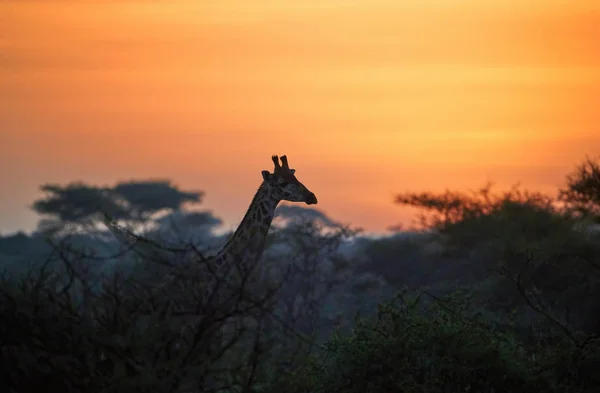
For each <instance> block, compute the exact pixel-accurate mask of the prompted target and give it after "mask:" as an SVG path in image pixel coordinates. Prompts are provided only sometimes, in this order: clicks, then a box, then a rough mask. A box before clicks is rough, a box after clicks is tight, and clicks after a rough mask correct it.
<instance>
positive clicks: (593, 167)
mask: <svg viewBox="0 0 600 393" xmlns="http://www.w3.org/2000/svg"><path fill="white" fill-rule="evenodd" d="M559 199H560V200H561V201H562V202H564V203H565V205H566V207H567V209H568V210H569V211H570V212H572V213H574V214H576V215H577V216H581V217H591V218H592V219H594V220H595V221H597V222H600V162H598V160H593V159H591V158H589V157H587V158H586V159H585V161H584V162H583V163H581V164H580V165H579V166H577V168H575V170H574V171H573V172H571V173H570V174H569V175H568V176H567V184H566V186H565V187H564V188H562V189H561V190H560V192H559Z"/></svg>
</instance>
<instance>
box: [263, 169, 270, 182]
mask: <svg viewBox="0 0 600 393" xmlns="http://www.w3.org/2000/svg"><path fill="white" fill-rule="evenodd" d="M261 174H262V177H263V180H264V181H266V182H268V181H269V180H271V174H270V173H269V171H262V172H261Z"/></svg>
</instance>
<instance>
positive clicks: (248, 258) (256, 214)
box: [204, 155, 317, 292]
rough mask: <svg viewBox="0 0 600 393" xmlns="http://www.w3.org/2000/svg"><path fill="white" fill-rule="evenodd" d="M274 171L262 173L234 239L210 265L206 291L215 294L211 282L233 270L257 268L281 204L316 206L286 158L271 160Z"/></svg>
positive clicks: (247, 270) (246, 270) (218, 253)
mask: <svg viewBox="0 0 600 393" xmlns="http://www.w3.org/2000/svg"><path fill="white" fill-rule="evenodd" d="M271 158H272V160H273V164H274V165H275V169H274V171H273V173H270V172H269V171H267V170H263V171H262V172H261V174H262V178H263V182H262V184H261V185H260V187H259V188H258V191H257V192H256V194H255V195H254V198H253V199H252V202H251V203H250V207H249V208H248V211H247V212H246V214H245V215H244V218H243V219H242V221H241V223H240V225H239V226H238V228H237V229H236V231H235V232H234V233H233V235H232V237H231V238H230V239H229V241H227V243H226V244H225V245H224V246H223V247H222V249H221V250H220V251H219V252H217V254H216V255H214V256H213V257H210V258H208V260H207V261H206V262H207V264H208V265H209V266H210V268H211V269H213V271H212V273H214V274H212V278H211V279H209V280H207V281H205V282H204V284H205V285H206V291H207V292H212V291H214V285H215V284H214V283H213V282H212V281H214V280H216V279H218V278H219V277H224V276H226V275H228V274H230V272H231V270H232V269H233V268H235V269H237V270H238V271H239V273H243V274H247V273H249V272H250V271H252V270H253V269H254V267H255V266H256V264H257V263H258V261H259V260H260V257H261V256H262V253H263V251H264V249H265V245H266V239H267V234H268V232H269V228H270V227H271V223H272V221H273V218H274V217H275V208H276V207H277V205H278V204H279V202H281V201H290V202H304V203H306V204H307V205H314V204H316V203H317V197H316V196H315V194H313V193H312V192H311V191H309V190H308V188H306V186H304V184H302V183H301V182H300V181H299V180H298V179H297V178H296V176H295V172H296V170H295V169H291V168H290V167H289V164H288V161H287V157H286V156H285V155H284V156H281V164H279V157H278V156H276V155H274V156H272V157H271Z"/></svg>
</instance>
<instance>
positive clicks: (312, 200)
mask: <svg viewBox="0 0 600 393" xmlns="http://www.w3.org/2000/svg"><path fill="white" fill-rule="evenodd" d="M306 204H307V205H316V204H317V197H316V196H315V194H313V193H312V192H309V193H308V194H307V195H306Z"/></svg>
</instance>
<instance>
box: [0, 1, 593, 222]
mask: <svg viewBox="0 0 600 393" xmlns="http://www.w3.org/2000/svg"><path fill="white" fill-rule="evenodd" d="M599 37H600V2H598V1H595V0H594V1H592V0H588V1H583V0H580V1H577V2H573V1H567V0H564V1H558V0H555V1H541V0H532V1H526V2H525V1H522V0H510V1H509V0H505V1H502V2H500V1H491V0H489V1H485V0H460V1H450V0H445V1H444V0H438V1H432V0H430V1H416V0H412V1H409V0H405V1H391V0H348V1H341V0H319V1H317V0H310V1H302V2H298V1H292V0H289V1H287V0H255V1H243V0H219V1H202V0H200V1H198V0H179V1H169V2H167V1H163V0H157V1H146V0H121V1H110V0H106V1H100V0H98V1H67V0H57V1H41V0H37V1H33V0H29V1H17V0H8V1H3V2H1V3H0V168H2V170H1V171H0V232H1V233H5V232H9V231H15V230H19V229H25V230H31V229H33V228H34V227H35V223H36V221H37V219H38V217H37V216H36V215H35V214H34V213H33V212H32V211H31V210H30V209H29V208H28V205H30V203H31V202H32V201H33V200H34V199H35V198H36V197H37V196H38V195H39V194H38V187H39V185H40V184H42V183H46V182H58V183H67V182H69V181H74V180H83V181H86V182H89V183H92V184H112V183H114V182H116V181H118V180H126V179H142V178H148V177H167V178H170V179H172V180H173V181H174V182H175V183H177V184H178V185H180V186H181V187H182V188H186V189H200V190H204V191H205V192H206V198H205V201H204V206H205V207H206V208H210V209H212V210H214V212H215V214H216V215H218V216H220V217H222V218H223V219H224V220H225V221H226V223H227V224H228V225H235V224H237V223H238V222H239V220H240V219H241V217H242V216H243V213H244V211H245V209H246V208H247V206H248V204H249V203H250V199H251V197H252V194H253V192H254V191H255V189H256V188H257V187H258V185H259V183H260V181H261V175H260V171H261V170H262V169H272V168H271V162H270V156H271V154H287V155H288V156H289V158H290V163H291V165H292V166H293V167H295V168H296V169H297V171H298V172H297V175H298V178H299V179H300V180H301V181H302V182H304V183H305V184H306V185H307V186H308V187H309V188H310V189H311V190H312V191H314V192H315V193H316V194H317V196H318V198H319V205H317V208H319V209H322V210H323V211H325V212H326V213H328V214H329V215H330V216H331V217H332V218H334V219H338V220H340V221H342V222H345V223H351V224H354V225H357V226H361V227H363V228H365V229H367V230H369V231H383V230H384V229H385V228H386V227H388V226H391V225H393V224H397V223H398V222H404V223H408V221H407V220H408V217H409V215H408V213H407V212H405V211H403V209H402V208H400V207H399V206H397V205H394V203H393V195H394V193H396V192H402V191H421V190H443V189H445V188H452V189H466V188H476V187H479V186H481V185H483V184H484V183H486V182H487V181H494V182H495V183H496V184H497V185H498V187H499V188H503V187H507V186H510V185H512V184H514V183H516V182H521V183H522V184H523V185H524V186H525V187H527V188H531V189H536V190H542V191H548V192H553V191H554V190H555V189H556V188H557V187H558V186H559V185H561V184H562V182H563V178H564V176H565V174H566V173H567V172H569V171H571V169H572V168H573V167H574V165H576V164H578V163H579V162H580V161H581V160H583V159H584V158H585V156H586V155H589V156H597V155H599V154H600V109H599V104H598V101H599V98H600V50H598V39H599Z"/></svg>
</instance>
